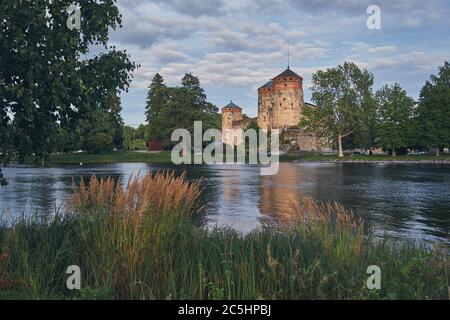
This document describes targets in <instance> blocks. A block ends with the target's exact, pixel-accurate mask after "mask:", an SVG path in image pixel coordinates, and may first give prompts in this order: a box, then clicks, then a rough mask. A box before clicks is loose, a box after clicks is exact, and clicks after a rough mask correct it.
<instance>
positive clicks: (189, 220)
mask: <svg viewBox="0 0 450 320" xmlns="http://www.w3.org/2000/svg"><path fill="white" fill-rule="evenodd" d="M199 195H200V184H199V182H198V183H194V184H189V183H188V182H186V181H185V180H184V179H183V178H182V177H181V178H175V177H173V176H170V175H168V174H156V175H148V176H146V177H145V178H143V179H142V180H139V181H138V180H132V181H131V182H130V184H129V185H128V186H127V187H121V186H117V185H115V184H114V182H113V180H102V181H98V180H96V179H92V180H91V181H90V182H89V183H87V184H84V183H82V184H81V185H80V186H79V187H78V188H77V190H76V192H75V193H74V195H73V197H72V198H71V200H70V201H69V204H68V211H69V213H68V214H66V215H57V216H55V217H52V218H39V217H34V218H29V219H20V220H19V221H17V223H16V224H14V226H13V227H6V226H3V227H1V228H0V245H1V246H0V248H1V251H0V256H1V257H2V258H1V262H0V298H8V297H15V298H30V299H38V298H39V299H41V298H54V299H117V298H122V299H402V298H411V299H424V298H430V299H447V298H448V291H447V290H448V289H447V287H448V278H447V276H446V268H447V266H446V262H445V260H444V258H445V257H447V256H446V253H445V252H444V250H443V249H442V250H439V249H437V248H436V249H434V250H428V249H426V248H424V247H422V246H420V245H418V244H414V243H412V242H406V241H405V242H403V243H393V242H391V241H389V240H388V239H386V240H384V241H374V240H373V239H370V237H366V236H364V234H363V232H362V227H361V223H360V221H359V220H358V219H356V218H355V217H354V216H353V215H352V214H350V213H349V212H347V211H346V210H345V209H344V208H342V207H341V206H339V205H337V204H331V203H330V204H324V205H321V204H318V203H316V202H314V201H313V200H312V199H310V198H307V197H304V198H302V200H301V201H300V203H299V205H298V206H295V207H292V210H290V211H289V212H285V213H284V214H285V216H286V217H287V219H286V224H285V225H284V226H281V227H279V228H276V229H274V228H272V229H264V230H259V231H255V232H253V233H251V234H249V235H246V236H244V235H241V234H239V233H237V232H235V231H232V230H229V229H212V230H205V229H204V228H199V226H198V225H199V221H200V220H201V219H202V216H201V215H200V214H199V213H200V210H199V209H200V208H199V205H198V197H199ZM70 265H78V266H80V268H81V272H82V277H81V279H82V284H81V285H82V289H81V290H80V291H69V290H68V289H67V288H66V279H67V277H68V275H67V274H65V270H66V268H67V267H68V266H70ZM370 265H378V266H379V267H380V268H381V270H382V283H381V290H378V291H377V290H375V291H372V290H368V289H367V287H366V280H367V278H368V276H369V275H367V274H366V270H367V267H368V266H370Z"/></svg>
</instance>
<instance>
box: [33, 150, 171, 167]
mask: <svg viewBox="0 0 450 320" xmlns="http://www.w3.org/2000/svg"><path fill="white" fill-rule="evenodd" d="M80 162H81V163H83V164H103V163H137V162H143V163H171V159H170V152H169V151H165V152H160V153H148V152H132V151H117V152H110V153H101V154H88V153H71V154H55V155H51V156H50V159H49V161H48V162H47V163H46V164H47V165H56V164H62V165H79V164H80ZM28 163H32V160H29V161H28Z"/></svg>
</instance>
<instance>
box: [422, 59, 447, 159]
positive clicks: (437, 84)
mask: <svg viewBox="0 0 450 320" xmlns="http://www.w3.org/2000/svg"><path fill="white" fill-rule="evenodd" d="M449 119H450V64H449V63H448V62H445V63H444V66H442V67H440V68H439V74H438V75H437V76H436V75H431V77H430V81H427V82H426V83H425V85H424V87H423V88H422V91H421V93H420V98H419V106H418V109H417V127H418V134H419V137H420V141H421V142H422V144H424V145H426V146H429V147H435V148H436V156H439V154H440V148H442V147H444V146H448V145H449V143H450V121H449Z"/></svg>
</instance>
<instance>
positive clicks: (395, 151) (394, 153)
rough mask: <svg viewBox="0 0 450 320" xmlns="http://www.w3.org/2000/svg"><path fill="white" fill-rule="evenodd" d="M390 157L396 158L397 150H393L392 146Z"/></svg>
mask: <svg viewBox="0 0 450 320" xmlns="http://www.w3.org/2000/svg"><path fill="white" fill-rule="evenodd" d="M392 157H393V158H395V157H397V150H395V145H393V146H392Z"/></svg>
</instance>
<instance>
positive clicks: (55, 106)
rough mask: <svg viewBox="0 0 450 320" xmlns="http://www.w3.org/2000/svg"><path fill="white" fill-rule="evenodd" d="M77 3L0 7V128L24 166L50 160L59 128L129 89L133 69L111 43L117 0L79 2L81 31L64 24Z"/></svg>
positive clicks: (11, 0) (5, 0)
mask: <svg viewBox="0 0 450 320" xmlns="http://www.w3.org/2000/svg"><path fill="white" fill-rule="evenodd" d="M72 3H73V1H71V0H60V1H16V0H2V1H1V2H0V29H1V30H0V43H1V44H2V45H1V50H0V97H1V99H0V117H3V118H4V119H2V121H1V122H0V125H2V126H4V125H5V120H6V123H11V126H12V130H13V137H14V139H13V141H12V145H11V146H10V148H11V149H12V151H14V152H16V153H17V156H18V159H19V161H20V160H23V159H24V158H25V156H27V155H31V154H32V155H34V156H35V157H36V158H38V159H45V158H47V157H48V155H49V153H50V152H52V150H53V148H54V146H55V137H56V135H57V132H58V131H59V130H58V127H59V126H61V127H63V128H66V126H68V127H70V124H73V123H76V122H77V120H78V119H79V118H81V117H83V116H84V115H86V114H87V113H88V112H89V110H93V109H95V107H97V106H98V104H99V103H101V102H103V101H105V99H106V97H107V95H108V94H109V93H110V92H111V90H126V89H127V88H128V85H129V83H130V81H131V71H133V70H134V69H135V68H136V65H135V64H134V63H133V62H131V61H130V59H129V56H128V55H127V54H126V52H122V51H117V50H115V48H114V47H110V46H108V39H109V37H108V34H109V31H110V30H112V29H116V28H117V27H121V16H120V14H119V11H118V9H117V6H116V4H115V1H114V0H111V1H102V2H98V1H96V0H84V1H82V7H81V28H80V29H79V30H78V29H76V28H74V29H72V30H70V29H69V28H68V27H67V20H68V14H67V11H66V10H67V9H68V8H69V7H70V6H71V5H72ZM94 46H95V47H96V48H99V47H103V50H102V51H101V53H100V54H98V55H94V54H93V53H92V52H90V48H93V47H94ZM5 115H6V116H5ZM2 148H3V146H2Z"/></svg>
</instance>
